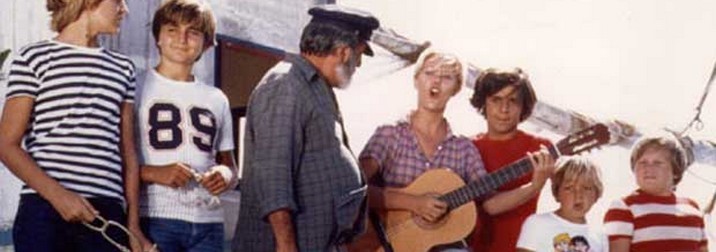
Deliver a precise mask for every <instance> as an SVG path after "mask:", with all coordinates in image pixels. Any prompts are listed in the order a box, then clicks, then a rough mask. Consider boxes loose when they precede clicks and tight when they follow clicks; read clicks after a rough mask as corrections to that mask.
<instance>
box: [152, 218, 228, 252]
mask: <svg viewBox="0 0 716 252" xmlns="http://www.w3.org/2000/svg"><path fill="white" fill-rule="evenodd" d="M140 222H141V225H142V231H143V232H144V235H146V236H147V238H149V240H151V241H152V242H153V243H155V244H157V249H159V251H161V252H189V251H190V252H222V251H223V250H224V224H223V223H192V222H187V221H181V220H172V219H162V218H142V219H141V221H140Z"/></svg>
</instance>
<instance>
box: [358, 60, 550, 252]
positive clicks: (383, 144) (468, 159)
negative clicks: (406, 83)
mask: <svg viewBox="0 0 716 252" xmlns="http://www.w3.org/2000/svg"><path fill="white" fill-rule="evenodd" d="M420 62H421V63H420V64H419V65H418V66H417V68H416V71H415V75H414V86H415V89H416V90H417V94H418V106H417V109H415V110H414V111H412V113H410V114H409V115H408V117H407V118H406V119H404V120H400V121H398V122H397V123H396V124H395V125H385V126H381V127H379V128H378V129H377V130H376V132H375V133H374V134H373V136H372V137H371V138H370V140H369V141H368V143H367V144H366V147H365V148H364V150H363V151H362V152H361V154H360V157H359V161H360V166H361V169H363V171H364V172H365V174H366V177H367V178H368V181H369V189H368V191H369V193H368V201H369V205H370V206H371V209H375V210H404V211H407V212H410V213H411V214H412V215H414V216H417V218H419V219H421V221H423V222H425V223H435V222H440V221H441V219H442V217H443V216H444V215H445V214H446V213H447V212H448V211H449V210H451V209H450V206H449V204H448V202H446V201H444V200H441V199H438V198H437V196H438V195H432V194H411V193H408V192H405V191H401V190H400V188H404V187H406V186H408V185H409V184H411V183H413V182H414V181H415V180H416V178H418V177H419V176H420V175H422V174H424V173H425V172H427V171H430V170H435V169H437V168H449V169H450V170H451V173H452V172H454V173H455V174H457V175H458V176H459V177H460V178H461V179H462V180H463V181H468V182H469V181H477V180H478V179H480V178H481V177H482V176H483V175H485V174H486V171H485V168H484V166H483V162H482V159H481V157H480V153H479V152H478V151H477V149H476V148H475V147H474V145H473V144H472V143H471V142H470V140H469V139H467V138H465V137H462V136H456V135H454V134H453V133H452V131H451V129H450V126H449V124H448V122H447V120H446V119H445V118H444V111H445V108H446V105H447V103H448V101H449V100H450V99H451V98H452V97H453V96H455V94H457V93H458V92H459V91H460V87H461V83H462V76H461V73H462V65H461V64H460V62H459V61H458V60H457V59H456V58H455V57H454V56H452V55H448V54H443V53H428V54H426V55H425V57H424V58H423V60H422V61H420ZM520 154H521V155H524V154H525V153H520ZM531 156H533V160H534V161H533V162H534V163H533V166H535V167H539V168H538V170H546V171H547V172H543V173H545V174H547V175H549V173H550V172H551V169H552V168H551V166H552V165H553V163H554V161H553V158H552V157H550V156H549V154H548V153H547V152H537V153H536V154H535V155H531ZM491 200H492V199H489V200H487V201H491ZM497 200H501V199H500V198H497ZM422 238H427V237H415V236H412V237H410V236H409V239H411V240H420V239H422ZM463 238H464V237H463ZM390 242H394V241H392V240H391V241H390ZM409 243H415V242H414V241H410V242H409ZM354 245H355V246H356V247H358V248H357V249H355V250H356V251H366V250H370V249H366V247H361V245H360V244H354ZM455 248H458V249H460V250H465V248H466V245H465V243H464V242H462V241H458V242H457V243H453V244H448V245H445V246H435V247H433V250H439V251H440V250H445V249H455ZM402 250H412V249H405V248H403V249H402ZM402 250H401V249H398V248H396V249H395V251H402Z"/></svg>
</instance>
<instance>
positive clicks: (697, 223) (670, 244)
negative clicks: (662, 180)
mask: <svg viewBox="0 0 716 252" xmlns="http://www.w3.org/2000/svg"><path fill="white" fill-rule="evenodd" d="M604 224H605V229H606V233H607V235H608V236H609V240H610V241H613V240H616V239H619V238H628V239H631V251H697V250H699V248H700V247H701V246H705V245H706V234H705V232H704V221H703V218H702V216H701V212H700V211H699V207H698V205H697V204H696V202H694V201H693V200H691V199H689V198H685V197H679V196H676V195H674V194H671V195H670V196H654V195H650V194H647V193H645V192H643V191H640V190H637V191H635V192H634V193H632V194H631V195H629V196H627V197H625V198H622V199H619V200H615V201H614V202H612V205H611V206H610V207H609V210H608V211H607V213H606V215H605V216H604Z"/></svg>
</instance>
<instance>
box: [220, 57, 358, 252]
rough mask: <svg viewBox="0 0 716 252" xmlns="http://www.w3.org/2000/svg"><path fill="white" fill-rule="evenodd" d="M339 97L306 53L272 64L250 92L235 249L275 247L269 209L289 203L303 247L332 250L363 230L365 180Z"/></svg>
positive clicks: (299, 244) (271, 248)
mask: <svg viewBox="0 0 716 252" xmlns="http://www.w3.org/2000/svg"><path fill="white" fill-rule="evenodd" d="M334 97H335V96H334V94H333V90H332V89H331V88H330V86H328V85H327V84H326V82H325V81H324V80H323V79H322V78H321V77H320V75H319V74H318V72H317V70H316V69H315V68H314V67H313V66H312V65H311V64H310V63H309V62H308V61H306V60H305V59H303V58H302V57H299V56H289V57H288V58H287V59H286V61H285V62H281V63H279V64H278V65H276V66H275V67H274V68H272V69H271V70H270V71H269V72H268V73H267V74H266V75H265V76H264V78H263V80H261V83H260V84H259V85H258V86H257V87H256V89H255V90H254V91H253V93H252V94H251V97H250V99H249V105H248V111H247V117H246V133H245V139H244V168H243V170H244V171H243V177H242V185H241V195H242V199H241V208H240V210H239V221H238V224H237V225H238V226H237V232H236V236H235V238H234V239H235V240H234V250H235V251H273V250H274V246H275V245H274V240H275V239H274V236H273V232H272V230H271V225H270V223H269V222H268V215H269V214H270V213H271V212H273V211H275V210H278V209H282V208H286V209H288V210H289V211H290V212H291V215H292V217H293V225H294V227H295V231H296V233H295V235H296V240H297V241H296V242H297V245H298V248H299V250H300V251H328V250H333V249H334V248H335V247H336V246H337V245H338V244H340V243H342V242H344V241H343V239H345V238H346V237H342V235H341V233H342V232H344V231H349V232H347V233H350V231H353V232H356V231H357V232H359V231H360V230H359V229H362V228H363V227H357V226H362V224H364V222H363V219H364V218H363V217H362V213H364V211H365V204H364V200H365V196H366V186H365V183H364V182H363V179H362V176H361V171H360V170H359V169H358V164H357V163H356V160H355V158H354V156H353V154H352V153H351V151H350V149H348V147H346V145H345V144H344V132H343V127H342V124H341V123H342V122H341V116H340V112H339V110H338V107H337V104H336V101H335V99H334ZM356 220H358V221H356ZM355 223H359V225H354V224H355ZM354 226H356V227H354Z"/></svg>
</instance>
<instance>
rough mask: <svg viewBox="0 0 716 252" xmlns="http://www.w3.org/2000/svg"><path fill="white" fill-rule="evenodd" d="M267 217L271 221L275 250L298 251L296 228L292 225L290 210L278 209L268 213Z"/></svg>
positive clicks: (283, 251)
mask: <svg viewBox="0 0 716 252" xmlns="http://www.w3.org/2000/svg"><path fill="white" fill-rule="evenodd" d="M268 219H269V223H271V229H272V230H273V235H274V239H275V241H276V251H277V252H279V251H280V252H295V251H298V247H297V246H296V229H295V228H294V227H293V219H292V218H291V212H289V210H286V209H279V210H276V211H273V212H272V213H270V214H269V215H268Z"/></svg>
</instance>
